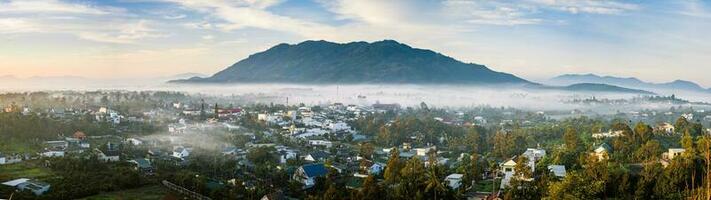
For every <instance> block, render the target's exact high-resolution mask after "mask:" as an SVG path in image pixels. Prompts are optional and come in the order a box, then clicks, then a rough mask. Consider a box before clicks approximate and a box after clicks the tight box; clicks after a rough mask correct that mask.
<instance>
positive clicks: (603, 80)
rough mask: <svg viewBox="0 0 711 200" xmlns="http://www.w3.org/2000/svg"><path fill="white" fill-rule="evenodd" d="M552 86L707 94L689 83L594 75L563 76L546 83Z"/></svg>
mask: <svg viewBox="0 0 711 200" xmlns="http://www.w3.org/2000/svg"><path fill="white" fill-rule="evenodd" d="M547 83H549V84H554V85H570V84H578V83H599V84H608V85H615V86H620V87H626V88H635V89H643V90H685V91H693V92H709V90H707V89H704V88H703V87H701V86H699V85H698V84H696V83H694V82H690V81H684V80H676V81H672V82H668V83H651V82H645V81H641V80H639V79H637V78H632V77H630V78H620V77H614V76H598V75H595V74H565V75H561V76H557V77H554V78H552V79H550V80H548V81H547Z"/></svg>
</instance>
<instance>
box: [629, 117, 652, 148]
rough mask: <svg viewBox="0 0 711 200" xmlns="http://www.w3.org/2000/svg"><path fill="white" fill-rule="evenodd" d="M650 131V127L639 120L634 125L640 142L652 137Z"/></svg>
mask: <svg viewBox="0 0 711 200" xmlns="http://www.w3.org/2000/svg"><path fill="white" fill-rule="evenodd" d="M652 131H653V130H652V127H650V126H649V125H647V124H645V123H644V122H639V123H637V125H635V127H634V133H635V134H636V135H637V136H638V137H639V139H640V140H641V142H642V143H645V142H647V141H648V140H649V139H651V138H652Z"/></svg>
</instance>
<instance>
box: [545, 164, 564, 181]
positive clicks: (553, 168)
mask: <svg viewBox="0 0 711 200" xmlns="http://www.w3.org/2000/svg"><path fill="white" fill-rule="evenodd" d="M548 171H550V172H551V173H553V175H554V176H555V177H558V178H565V174H566V171H565V165H549V166H548Z"/></svg>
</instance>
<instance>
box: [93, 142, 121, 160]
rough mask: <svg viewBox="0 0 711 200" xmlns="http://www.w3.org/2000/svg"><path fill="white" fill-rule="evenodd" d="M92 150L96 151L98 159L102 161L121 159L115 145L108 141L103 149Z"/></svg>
mask: <svg viewBox="0 0 711 200" xmlns="http://www.w3.org/2000/svg"><path fill="white" fill-rule="evenodd" d="M94 152H95V153H96V155H97V157H98V158H99V160H102V161H104V162H116V161H119V160H121V157H120V152H119V149H118V147H117V145H115V144H112V143H110V142H109V143H108V144H106V149H105V150H101V149H99V148H96V149H94Z"/></svg>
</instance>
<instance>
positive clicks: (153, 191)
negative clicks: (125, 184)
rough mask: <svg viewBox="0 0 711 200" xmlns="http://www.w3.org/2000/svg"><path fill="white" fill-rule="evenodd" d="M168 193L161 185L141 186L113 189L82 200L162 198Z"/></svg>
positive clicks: (153, 199)
mask: <svg viewBox="0 0 711 200" xmlns="http://www.w3.org/2000/svg"><path fill="white" fill-rule="evenodd" d="M167 193H168V189H167V188H165V187H163V186H161V185H152V186H145V187H142V188H136V189H130V190H122V191H115V192H109V193H103V194H98V195H94V196H90V197H86V198H83V199H82V200H122V199H137V200H142V199H145V200H149V199H150V200H155V199H163V197H164V196H165V195H166V194H167Z"/></svg>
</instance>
